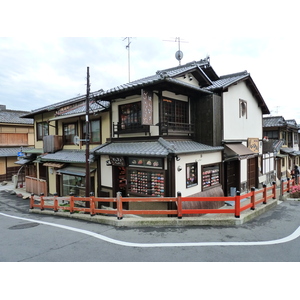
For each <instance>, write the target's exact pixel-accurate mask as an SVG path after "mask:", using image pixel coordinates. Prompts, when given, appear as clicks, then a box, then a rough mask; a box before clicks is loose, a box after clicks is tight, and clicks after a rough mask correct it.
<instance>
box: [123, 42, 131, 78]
mask: <svg viewBox="0 0 300 300" xmlns="http://www.w3.org/2000/svg"><path fill="white" fill-rule="evenodd" d="M130 39H132V38H131V37H126V38H124V39H123V41H125V40H127V45H126V49H127V50H128V82H130V44H131V41H130Z"/></svg>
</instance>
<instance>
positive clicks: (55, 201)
mask: <svg viewBox="0 0 300 300" xmlns="http://www.w3.org/2000/svg"><path fill="white" fill-rule="evenodd" d="M53 196H54V200H53V205H54V207H53V210H54V212H57V211H58V200H57V193H54V194H53Z"/></svg>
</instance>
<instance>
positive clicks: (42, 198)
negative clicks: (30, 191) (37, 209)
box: [40, 193, 45, 210]
mask: <svg viewBox="0 0 300 300" xmlns="http://www.w3.org/2000/svg"><path fill="white" fill-rule="evenodd" d="M40 197H41V203H40V204H41V210H44V204H45V200H44V194H43V193H41V195H40Z"/></svg>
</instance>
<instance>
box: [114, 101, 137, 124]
mask: <svg viewBox="0 0 300 300" xmlns="http://www.w3.org/2000/svg"><path fill="white" fill-rule="evenodd" d="M141 115H142V111H141V102H134V103H128V104H124V105H120V106H119V117H120V118H119V120H120V123H121V129H128V128H135V127H139V126H141V124H142V122H141Z"/></svg>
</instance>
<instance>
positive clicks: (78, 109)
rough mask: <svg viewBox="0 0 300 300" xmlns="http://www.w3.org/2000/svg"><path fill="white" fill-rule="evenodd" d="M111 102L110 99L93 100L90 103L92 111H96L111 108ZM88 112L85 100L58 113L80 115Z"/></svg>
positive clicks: (60, 114) (61, 114)
mask: <svg viewBox="0 0 300 300" xmlns="http://www.w3.org/2000/svg"><path fill="white" fill-rule="evenodd" d="M109 106H110V102H108V101H99V103H97V102H95V101H91V102H90V103H89V108H90V113H96V112H100V111H103V110H105V109H107V108H109ZM85 112H86V103H85V102H83V103H81V104H80V105H78V106H75V107H72V108H70V109H68V110H66V111H63V112H62V113H58V114H57V115H58V116H70V115H80V114H84V113H85Z"/></svg>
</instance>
